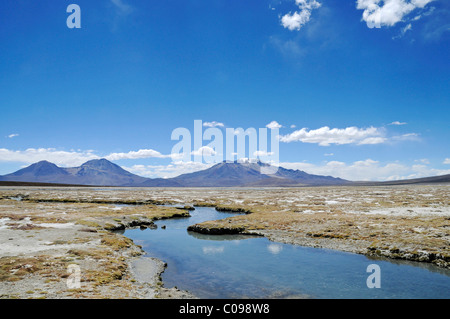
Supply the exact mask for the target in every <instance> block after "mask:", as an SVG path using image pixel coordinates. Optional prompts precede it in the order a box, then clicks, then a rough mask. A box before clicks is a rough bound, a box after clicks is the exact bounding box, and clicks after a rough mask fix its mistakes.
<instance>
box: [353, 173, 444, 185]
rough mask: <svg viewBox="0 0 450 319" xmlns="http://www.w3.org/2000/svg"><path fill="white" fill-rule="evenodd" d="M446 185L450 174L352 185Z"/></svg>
mask: <svg viewBox="0 0 450 319" xmlns="http://www.w3.org/2000/svg"><path fill="white" fill-rule="evenodd" d="M446 183H450V174H447V175H438V176H430V177H422V178H413V179H402V180H398V181H384V182H352V183H351V184H352V185H356V186H382V185H410V184H446Z"/></svg>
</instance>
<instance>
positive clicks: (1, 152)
mask: <svg viewBox="0 0 450 319" xmlns="http://www.w3.org/2000/svg"><path fill="white" fill-rule="evenodd" d="M99 158H100V157H99V156H98V155H95V154H93V151H84V152H83V151H81V152H75V151H70V152H67V151H59V150H56V149H54V148H29V149H26V150H25V151H12V150H8V149H4V148H2V149H0V162H22V163H26V164H32V163H36V162H39V161H44V160H46V161H49V162H52V163H54V164H56V165H61V166H78V165H81V164H83V163H85V162H87V161H89V160H92V159H99Z"/></svg>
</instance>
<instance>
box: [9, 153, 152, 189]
mask: <svg viewBox="0 0 450 319" xmlns="http://www.w3.org/2000/svg"><path fill="white" fill-rule="evenodd" d="M146 180H147V178H145V177H141V176H137V175H134V174H132V173H130V172H128V171H126V170H124V169H123V168H121V167H120V166H118V165H116V164H114V163H111V162H110V161H108V160H105V159H100V160H92V161H89V162H86V163H84V164H83V165H81V166H80V167H71V168H61V167H58V166H56V165H55V164H52V163H50V162H47V161H42V162H39V163H35V164H32V165H30V166H28V167H26V168H23V169H21V170H18V171H17V172H15V173H12V174H8V175H4V176H0V181H16V182H32V183H56V184H75V185H95V186H121V185H135V184H140V183H143V182H144V181H146Z"/></svg>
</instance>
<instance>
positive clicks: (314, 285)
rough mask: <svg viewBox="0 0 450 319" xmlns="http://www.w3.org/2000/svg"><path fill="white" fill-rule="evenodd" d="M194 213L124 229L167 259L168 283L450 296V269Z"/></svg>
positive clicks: (203, 290) (271, 293)
mask: <svg viewBox="0 0 450 319" xmlns="http://www.w3.org/2000/svg"><path fill="white" fill-rule="evenodd" d="M191 215H192V217H190V218H177V219H171V220H162V221H158V222H156V224H157V225H158V229H146V230H140V229H130V230H126V231H125V233H124V235H125V236H127V237H129V238H131V239H133V240H134V242H135V243H137V244H140V245H142V246H143V249H144V250H145V251H146V253H147V256H150V257H156V258H158V259H161V260H163V261H164V262H166V263H167V264H168V267H167V268H166V270H165V272H164V273H163V275H162V278H163V281H164V285H165V286H166V287H173V286H176V287H178V288H179V289H181V290H188V291H190V292H191V293H193V294H195V295H196V296H198V297H200V298H211V299H215V298H222V299H231V298H239V299H240V298H341V299H348V298H352V299H354V298H364V299H369V298H410V299H412V298H433V299H435V298H445V299H448V298H450V271H449V270H446V269H440V268H438V267H435V266H433V265H430V264H424V263H412V262H405V261H393V260H386V259H369V258H368V257H366V256H363V255H357V254H352V253H345V252H339V251H334V250H328V249H319V248H309V247H301V246H297V245H289V244H280V243H275V242H271V241H269V240H268V239H266V238H263V237H253V236H245V235H214V236H211V235H201V234H197V233H193V232H188V231H187V230H186V229H187V227H188V226H189V225H192V224H196V223H199V222H202V221H206V220H216V219H221V218H227V217H230V216H232V214H230V213H221V212H218V211H216V210H215V209H214V208H210V207H197V208H196V209H195V211H192V212H191ZM163 225H165V226H166V229H162V228H161V226H163ZM371 264H376V265H378V266H379V267H380V268H379V269H380V276H379V282H380V284H381V286H380V288H368V286H367V279H368V277H369V276H371V275H372V272H367V267H368V266H369V265H371ZM370 282H372V280H370Z"/></svg>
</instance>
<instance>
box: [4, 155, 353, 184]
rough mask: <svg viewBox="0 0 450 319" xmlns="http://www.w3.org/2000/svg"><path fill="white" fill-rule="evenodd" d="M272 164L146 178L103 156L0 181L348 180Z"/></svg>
mask: <svg viewBox="0 0 450 319" xmlns="http://www.w3.org/2000/svg"><path fill="white" fill-rule="evenodd" d="M267 168H273V167H271V166H270V165H269V164H265V163H262V162H222V163H218V164H216V165H214V166H212V167H210V168H208V169H205V170H202V171H198V172H194V173H189V174H183V175H180V176H177V177H173V178H166V179H165V178H146V177H142V176H138V175H135V174H132V173H130V172H128V171H126V170H124V169H123V168H121V167H120V166H118V165H116V164H114V163H111V162H110V161H108V160H106V159H99V160H91V161H88V162H86V163H84V164H83V165H81V166H79V167H70V168H63V167H58V166H57V165H55V164H53V163H50V162H48V161H41V162H38V163H35V164H32V165H30V166H28V167H25V168H23V169H21V170H18V171H17V172H14V173H11V174H8V175H3V176H0V181H3V182H5V181H9V182H11V181H14V182H27V183H50V184H71V185H91V186H126V187H242V186H254V187H263V186H307V185H342V184H346V183H348V181H346V180H343V179H340V178H335V177H331V176H321V175H312V174H308V173H305V172H303V171H300V170H291V169H286V168H282V167H279V168H278V170H276V169H275V170H274V171H276V173H275V174H271V175H268V174H264V173H263V172H264V169H267Z"/></svg>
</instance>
